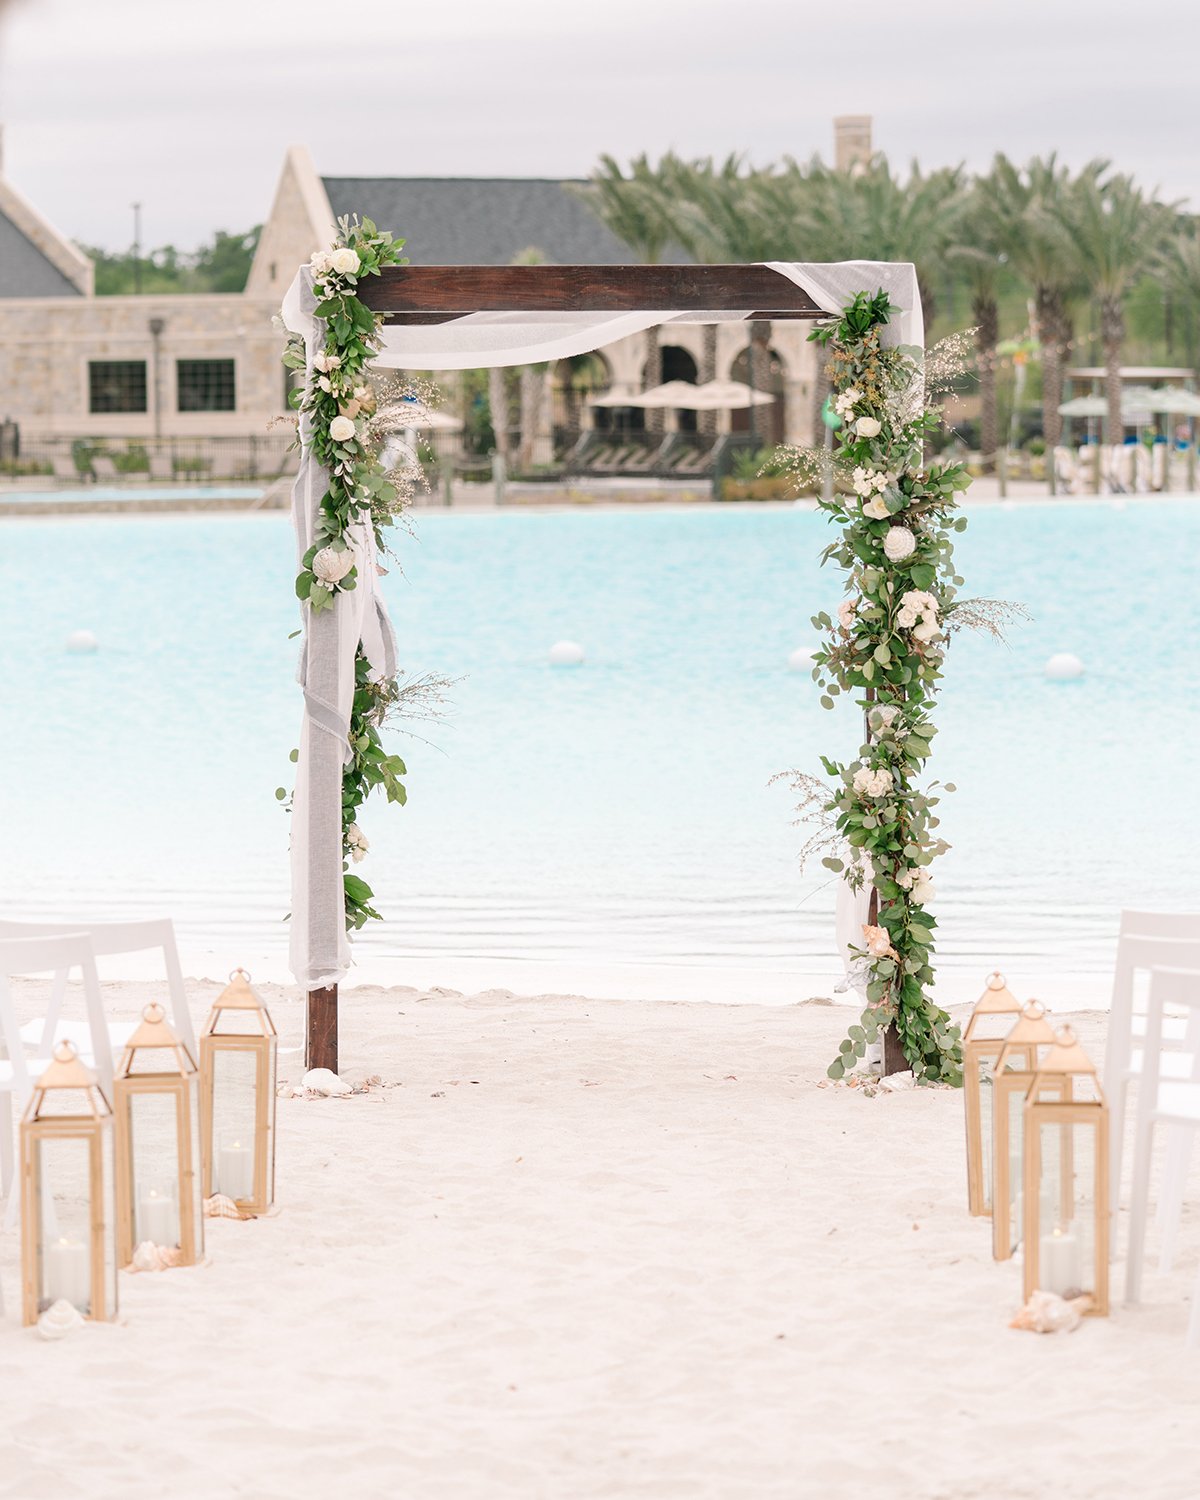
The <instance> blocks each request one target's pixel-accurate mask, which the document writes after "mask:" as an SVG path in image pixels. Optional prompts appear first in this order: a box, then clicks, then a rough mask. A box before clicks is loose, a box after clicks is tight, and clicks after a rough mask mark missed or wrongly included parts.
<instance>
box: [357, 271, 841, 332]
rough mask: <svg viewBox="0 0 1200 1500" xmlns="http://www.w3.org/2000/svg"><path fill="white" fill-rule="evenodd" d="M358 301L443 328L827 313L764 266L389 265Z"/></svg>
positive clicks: (404, 318)
mask: <svg viewBox="0 0 1200 1500" xmlns="http://www.w3.org/2000/svg"><path fill="white" fill-rule="evenodd" d="M358 295H359V298H360V299H361V300H362V301H363V302H364V303H365V304H366V306H367V307H369V308H372V309H373V310H374V311H375V312H381V313H383V314H385V315H386V316H387V318H388V319H389V321H392V320H394V321H397V322H401V321H403V322H406V323H418V322H421V323H435V322H445V321H446V320H447V319H448V318H454V317H463V316H465V315H466V314H467V313H473V312H518V313H520V312H530V313H535V312H614V313H616V312H659V311H661V312H733V313H742V314H743V315H744V316H745V317H747V318H762V319H783V318H823V317H826V316H827V314H826V313H825V312H824V311H823V310H822V309H821V308H819V307H818V306H817V304H816V303H815V302H814V301H813V300H812V298H811V297H809V296H808V294H807V293H806V292H804V291H802V290H801V289H800V288H799V287H798V286H797V285H796V284H795V283H794V282H792V281H789V280H788V278H787V277H786V276H781V275H780V274H779V272H778V271H772V270H771V268H770V267H769V266H755V265H732V266H544V265H543V266H387V267H385V268H384V269H383V271H382V272H381V273H380V275H379V276H377V277H376V276H370V277H367V278H366V279H365V280H364V281H363V282H362V284H361V285H360V286H359V290H358Z"/></svg>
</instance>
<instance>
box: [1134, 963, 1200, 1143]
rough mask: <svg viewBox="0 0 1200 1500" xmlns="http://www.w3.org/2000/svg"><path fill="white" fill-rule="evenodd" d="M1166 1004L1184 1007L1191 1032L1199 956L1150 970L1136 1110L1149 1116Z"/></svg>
mask: <svg viewBox="0 0 1200 1500" xmlns="http://www.w3.org/2000/svg"><path fill="white" fill-rule="evenodd" d="M1197 946H1198V947H1200V945H1197ZM1167 1005H1183V1006H1186V1007H1187V1009H1188V1012H1189V1015H1188V1022H1189V1024H1188V1031H1189V1033H1194V1032H1195V1030H1196V1024H1197V1023H1198V1022H1200V955H1198V956H1197V957H1196V958H1195V959H1192V960H1190V961H1188V962H1187V963H1185V964H1169V963H1168V964H1155V965H1154V966H1153V967H1152V968H1151V970H1150V994H1149V1003H1148V1005H1147V1009H1146V1045H1145V1048H1144V1049H1143V1052H1142V1081H1141V1088H1140V1089H1139V1090H1138V1111H1139V1113H1140V1114H1143V1115H1148V1114H1150V1113H1151V1112H1152V1111H1153V1110H1154V1108H1155V1105H1156V1103H1157V1101H1158V1083H1159V1073H1160V1070H1161V1067H1162V1054H1163V1052H1164V1050H1168V1049H1166V1048H1164V1045H1163V1010H1164V1007H1165V1006H1167Z"/></svg>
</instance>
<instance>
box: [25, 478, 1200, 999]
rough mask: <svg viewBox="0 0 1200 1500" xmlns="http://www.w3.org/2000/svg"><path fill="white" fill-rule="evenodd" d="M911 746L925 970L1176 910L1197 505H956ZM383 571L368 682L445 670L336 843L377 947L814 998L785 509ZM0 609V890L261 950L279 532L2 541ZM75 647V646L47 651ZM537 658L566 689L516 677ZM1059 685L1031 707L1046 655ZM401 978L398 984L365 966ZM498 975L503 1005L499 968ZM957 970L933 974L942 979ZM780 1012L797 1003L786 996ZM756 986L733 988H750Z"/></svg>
mask: <svg viewBox="0 0 1200 1500" xmlns="http://www.w3.org/2000/svg"><path fill="white" fill-rule="evenodd" d="M970 514H971V524H970V528H969V530H968V531H967V532H966V533H965V535H964V536H963V537H962V538H961V541H960V543H959V557H960V560H961V565H962V570H963V572H964V573H965V574H966V576H967V579H968V584H969V587H968V589H967V590H966V592H967V593H971V594H977V595H983V596H995V597H1004V598H1010V599H1017V600H1021V601H1023V602H1024V603H1025V604H1026V605H1027V606H1028V607H1029V609H1030V610H1031V612H1032V614H1033V616H1034V618H1033V620H1032V621H1031V622H1030V623H1029V624H1027V625H1024V626H1021V627H1018V628H1017V629H1016V630H1015V631H1014V632H1013V634H1012V638H1011V641H1010V644H1009V646H1007V647H1005V646H1000V645H997V644H995V643H993V642H991V641H990V640H988V639H986V638H980V637H973V636H958V637H956V638H955V641H954V645H953V648H952V652H951V660H950V664H949V675H948V680H947V684H946V687H945V690H944V694H943V699H942V707H941V710H940V718H941V723H942V726H943V728H942V733H941V735H940V737H939V739H938V742H937V753H936V758H935V759H936V765H937V770H938V773H939V774H941V775H942V776H944V777H945V778H947V779H950V780H953V781H954V782H956V783H957V785H958V787H959V789H960V790H959V792H958V793H957V795H956V796H954V797H951V798H949V799H947V802H946V804H945V807H944V812H945V823H944V831H945V833H946V835H947V837H948V838H949V839H950V840H951V842H952V843H953V845H954V850H953V852H952V853H951V854H950V855H948V856H947V857H946V859H945V860H944V861H943V863H942V865H941V868H940V870H939V875H938V887H939V891H940V893H941V895H940V900H939V902H938V905H937V907H936V910H937V914H938V916H939V919H940V922H941V933H942V946H941V954H942V962H943V966H944V970H945V972H946V973H948V974H957V975H961V976H970V985H969V986H968V988H970V989H972V990H973V988H975V987H976V986H975V978H976V977H977V976H978V975H979V974H980V973H981V972H982V970H983V969H984V968H986V967H987V966H990V965H991V964H992V963H994V962H997V961H998V962H1000V963H1001V964H1002V965H1004V966H1006V967H1007V968H1008V969H1009V970H1010V971H1012V972H1015V973H1018V974H1019V973H1022V972H1029V973H1033V972H1036V973H1039V974H1042V973H1049V974H1059V973H1061V974H1063V975H1068V974H1070V975H1073V976H1076V977H1077V976H1080V975H1082V976H1085V977H1086V976H1089V975H1094V976H1099V975H1100V974H1102V973H1103V971H1104V969H1105V967H1106V966H1107V964H1108V963H1109V961H1110V954H1111V948H1110V941H1111V936H1112V933H1113V930H1114V927H1115V921H1116V913H1117V911H1118V909H1119V907H1120V906H1121V904H1122V903H1125V904H1145V905H1149V906H1159V905H1161V906H1181V905H1187V904H1191V905H1193V906H1194V905H1195V904H1196V903H1197V900H1198V899H1200V891H1198V885H1200V882H1198V881H1197V878H1196V872H1195V863H1194V855H1193V848H1194V845H1195V838H1196V834H1197V832H1200V816H1198V814H1197V796H1196V790H1195V770H1194V765H1195V747H1196V745H1197V741H1198V738H1200V708H1198V706H1197V689H1196V681H1197V671H1196V650H1197V642H1198V641H1200V590H1198V589H1197V587H1196V584H1195V574H1196V558H1197V556H1198V555H1200V503H1197V502H1196V501H1194V500H1191V501H1189V500H1182V499H1181V500H1172V501H1161V502H1147V503H1130V504H1128V505H1126V506H1125V507H1124V508H1120V509H1118V508H1114V507H1113V506H1111V505H1110V504H1108V503H1097V504H1090V503H1081V504H1074V503H1071V504H1061V505H1057V506H1052V505H1017V506H1012V507H999V506H979V507H974V508H972V510H971V512H970ZM416 525H417V531H418V537H417V539H416V540H412V541H409V540H405V541H404V543H403V547H402V554H403V555H402V569H403V571H402V572H401V571H400V569H395V570H394V571H393V572H392V573H391V575H390V576H389V577H388V578H387V579H386V580H385V588H386V591H387V593H388V595H389V597H390V602H391V605H392V609H393V613H394V618H395V621H396V626H397V631H398V634H399V637H400V642H401V651H402V657H403V660H404V661H405V662H406V663H407V664H408V666H409V667H410V668H411V669H412V670H413V671H416V672H420V671H425V670H433V671H438V672H444V673H447V674H449V675H451V676H455V677H459V678H461V681H460V682H459V683H458V685H457V686H456V688H455V689H454V695H453V696H454V705H455V706H454V713H453V716H452V717H451V718H450V719H449V720H448V721H447V722H445V723H443V724H440V725H435V726H432V727H431V726H423V725H418V726H416V731H417V734H419V735H421V736H424V738H414V739H411V740H409V741H407V742H406V743H404V744H403V745H402V747H401V748H402V751H403V753H404V754H405V755H406V758H407V760H408V763H409V768H410V777H409V786H410V801H409V805H408V807H407V808H406V809H404V810H396V809H389V808H386V807H384V806H382V805H380V806H379V807H377V808H373V809H371V810H370V811H369V813H368V815H367V817H366V819H365V820H364V822H365V826H366V828H367V831H368V833H369V835H370V837H371V840H372V843H373V852H372V856H371V859H370V861H369V862H368V863H367V864H366V865H364V866H363V867H362V873H363V874H365V875H367V876H368V877H369V879H370V880H371V882H372V884H373V885H374V886H375V889H376V892H377V895H378V899H379V904H380V905H381V907H382V908H383V910H384V911H385V912H386V913H387V915H388V921H387V922H386V924H383V925H382V926H381V927H378V928H377V929H376V930H374V931H372V932H371V933H369V934H368V935H367V937H366V938H365V940H364V952H365V953H366V954H368V955H374V956H375V957H384V956H398V957H399V956H409V957H414V956H415V957H419V958H422V959H429V960H433V959H445V960H447V961H449V960H451V959H459V958H479V959H482V960H496V959H501V958H523V959H530V960H539V961H554V962H557V963H559V964H566V965H578V966H579V968H580V971H581V972H583V971H584V970H585V969H586V967H587V965H589V964H591V963H595V962H605V961H612V962H629V963H645V964H653V965H677V964H687V965H692V966H701V967H706V968H712V969H723V968H724V969H728V970H730V971H731V972H733V971H737V972H738V973H741V974H748V975H750V976H753V975H754V974H756V973H760V972H761V973H763V974H766V973H768V972H773V973H780V972H783V973H791V972H795V973H796V974H798V975H821V974H831V973H832V972H833V968H834V966H833V964H832V963H831V952H832V943H831V912H832V905H833V890H832V887H831V886H830V885H829V884H828V882H827V878H826V875H825V872H823V871H821V870H820V869H819V867H817V868H815V869H812V870H810V871H808V872H807V873H806V874H804V875H801V873H800V872H799V870H798V868H797V863H796V851H797V849H798V847H799V844H800V842H801V840H802V837H803V835H802V834H801V833H800V832H799V831H798V830H796V829H794V828H792V827H791V826H790V822H789V820H790V816H791V814H790V799H789V796H788V793H787V791H786V790H785V789H784V788H782V787H779V786H775V787H771V786H769V785H768V782H769V780H770V778H771V776H772V775H773V773H775V772H777V771H780V770H785V769H787V768H789V767H793V766H798V767H804V768H809V769H816V768H818V767H819V762H818V760H817V756H818V753H819V752H820V751H826V752H832V753H837V754H847V753H850V752H852V751H853V750H854V748H855V746H856V744H857V731H856V725H855V722H854V716H853V714H852V713H851V712H850V711H849V710H847V711H843V712H837V713H833V714H830V713H826V712H824V711H823V710H822V709H821V708H820V707H819V705H818V704H817V702H816V696H815V693H814V692H813V688H812V683H811V681H810V679H809V678H808V675H807V674H806V673H799V674H797V673H791V672H789V671H788V670H787V657H788V653H789V651H791V650H792V648H793V647H795V646H797V645H807V644H809V643H810V636H811V631H810V627H809V624H808V620H809V616H810V614H811V613H812V612H813V611H814V610H815V609H817V608H821V607H824V608H829V607H831V606H832V605H834V604H836V602H837V599H838V597H839V593H838V589H837V580H836V576H835V575H834V574H833V573H825V572H822V570H821V569H820V568H819V567H818V566H817V557H818V554H819V551H820V549H821V547H822V545H823V544H824V541H825V540H826V537H827V527H826V524H825V522H824V520H823V519H822V518H821V517H820V516H819V515H817V514H815V513H812V512H809V511H803V510H798V509H791V508H774V507H773V508H771V509H769V510H764V509H754V508H750V507H739V508H736V509H733V508H730V509H728V510H718V509H703V510H686V509H680V510H677V511H676V510H653V511H641V512H636V513H629V512H624V511H621V512H617V511H607V512H593V511H579V510H577V511H573V512H569V513H556V514H527V513H522V514H510V513H496V514H454V513H450V514H440V513H422V514H420V515H419V517H418V519H417V522H416ZM3 536H4V540H5V543H6V550H7V555H8V566H7V567H6V569H5V585H4V588H3V589H2V590H0V660H2V662H3V670H4V680H5V683H6V692H5V694H4V699H3V707H2V710H0V712H2V715H3V722H2V724H0V745H2V746H3V764H4V776H3V783H2V786H0V829H2V830H3V833H2V838H3V845H2V860H0V903H2V905H3V908H4V910H6V911H11V912H14V913H17V912H24V913H30V914H34V915H36V914H43V913H48V912H55V913H60V912H63V911H73V912H83V913H88V914H97V915H98V914H102V913H118V912H129V913H135V912H143V913H151V912H155V911H161V910H166V911H168V912H171V913H173V914H174V915H175V916H176V918H177V921H178V922H179V924H180V927H181V930H182V932H183V937H184V945H185V948H186V947H188V946H189V944H190V945H192V946H193V947H199V946H203V945H208V947H209V948H211V949H212V950H214V951H216V950H218V949H220V948H221V946H222V944H226V945H227V946H228V947H229V948H233V949H237V950H238V951H241V949H242V946H244V945H250V946H254V945H257V948H258V949H263V950H267V949H269V950H270V951H271V952H273V953H276V954H282V952H283V949H284V946H285V928H284V927H283V925H282V923H281V920H280V919H281V917H282V916H283V914H284V912H286V910H287V899H288V898H287V885H286V883H287V871H286V840H287V820H286V816H285V815H284V814H283V813H282V812H281V811H280V810H279V809H278V807H277V806H276V804H275V802H274V798H273V791H274V788H275V786H276V785H277V784H279V783H281V782H284V781H286V780H287V778H288V772H289V765H288V759H287V757H288V751H289V749H290V748H291V746H292V745H293V744H294V743H295V738H296V726H297V723H298V716H299V710H300V704H299V698H298V692H297V689H296V687H295V684H294V680H293V672H294V663H295V651H296V646H295V643H294V642H290V641H289V640H288V639H287V637H288V633H289V632H290V631H291V630H293V629H294V628H295V626H296V623H297V621H296V614H295V610H294V607H293V604H292V603H291V602H290V596H291V578H292V545H291V537H290V532H289V528H288V523H287V520H286V519H285V518H284V517H282V516H278V515H262V516H252V517H245V516H222V515H210V516H190V517H156V518H148V517H147V518H138V517H131V518H127V517H104V518H100V517H97V518H94V519H93V518H82V517H80V518H69V519H66V518H60V519H58V520H54V521H50V520H45V521H42V520H36V519H34V520H24V519H14V520H9V521H6V522H4V523H3ZM81 627H82V628H87V629H90V630H92V631H94V632H95V634H96V636H97V637H98V639H99V642H100V649H99V651H97V652H96V653H95V654H94V655H90V656H76V655H70V654H68V653H67V652H66V651H65V650H64V642H65V640H66V637H67V635H68V633H69V632H70V631H71V630H74V629H77V628H81ZM562 637H570V638H572V639H575V640H578V641H580V642H582V643H583V644H584V645H585V647H586V648H587V652H588V659H587V663H586V665H584V666H583V667H581V668H579V669H576V670H563V669H554V668H551V667H550V666H549V665H548V664H547V661H546V651H547V648H548V647H549V646H550V645H551V643H552V642H554V641H556V640H558V639H560V638H562ZM1060 650H1069V651H1074V652H1076V653H1077V654H1078V655H1079V656H1081V657H1082V658H1083V660H1084V661H1085V662H1086V664H1087V667H1088V672H1087V676H1086V677H1085V678H1084V679H1083V680H1082V681H1079V682H1074V683H1066V684H1054V683H1048V682H1046V681H1045V680H1044V679H1043V677H1042V674H1041V668H1042V664H1043V663H1044V661H1045V659H1046V658H1047V657H1048V656H1049V655H1050V654H1051V653H1053V652H1055V651H1060ZM398 977H402V976H398ZM499 982H503V981H499ZM964 982H965V980H964ZM800 992H801V993H811V992H812V988H811V986H809V987H808V988H803V987H802V989H801V991H800ZM753 994H754V984H753V981H752V979H751V981H750V982H749V983H748V985H747V986H746V998H753Z"/></svg>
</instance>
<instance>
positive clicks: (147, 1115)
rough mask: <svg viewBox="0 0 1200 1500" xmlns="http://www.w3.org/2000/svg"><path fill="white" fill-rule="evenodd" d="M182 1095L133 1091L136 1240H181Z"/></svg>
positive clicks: (131, 1128)
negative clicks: (179, 1125) (180, 1125)
mask: <svg viewBox="0 0 1200 1500" xmlns="http://www.w3.org/2000/svg"><path fill="white" fill-rule="evenodd" d="M177 1099H178V1096H177V1094H176V1093H175V1092H174V1091H172V1092H170V1093H167V1092H164V1093H161V1094H159V1093H142V1092H138V1093H133V1094H131V1095H130V1096H129V1132H130V1140H131V1145H132V1151H133V1182H132V1194H133V1204H132V1207H133V1217H134V1231H135V1232H134V1241H135V1243H137V1244H141V1243H142V1242H143V1241H144V1240H149V1241H150V1243H151V1244H154V1245H164V1246H168V1247H173V1246H175V1245H178V1244H179V1175H180V1174H179V1165H180V1163H179V1133H178V1109H179V1106H178V1102H177Z"/></svg>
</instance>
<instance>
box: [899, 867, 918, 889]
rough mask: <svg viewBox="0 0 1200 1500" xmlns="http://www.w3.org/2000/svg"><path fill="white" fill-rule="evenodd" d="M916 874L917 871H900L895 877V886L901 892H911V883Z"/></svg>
mask: <svg viewBox="0 0 1200 1500" xmlns="http://www.w3.org/2000/svg"><path fill="white" fill-rule="evenodd" d="M918 873H919V871H917V870H901V871H899V872H898V874H897V875H896V884H897V885H898V886H899V887H900V889H901V890H902V891H911V890H912V884H913V881H914V880H915V879H916V877H917V875H918Z"/></svg>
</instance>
